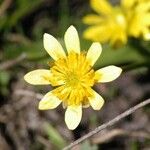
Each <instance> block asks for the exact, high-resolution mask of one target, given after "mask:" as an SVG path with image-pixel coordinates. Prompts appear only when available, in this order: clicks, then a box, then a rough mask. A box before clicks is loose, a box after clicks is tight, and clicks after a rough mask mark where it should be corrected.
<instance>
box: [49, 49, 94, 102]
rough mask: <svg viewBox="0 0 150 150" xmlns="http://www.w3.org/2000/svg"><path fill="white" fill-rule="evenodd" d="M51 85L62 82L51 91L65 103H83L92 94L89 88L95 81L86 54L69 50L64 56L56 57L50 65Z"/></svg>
mask: <svg viewBox="0 0 150 150" xmlns="http://www.w3.org/2000/svg"><path fill="white" fill-rule="evenodd" d="M51 72H52V77H51V79H50V81H51V83H52V85H53V86H57V83H58V81H60V80H61V81H62V82H64V84H63V85H62V86H60V87H58V88H56V89H55V90H54V91H53V94H55V95H56V96H57V97H59V99H61V100H62V101H64V102H65V103H66V104H67V105H79V104H82V105H85V104H87V103H88V102H86V101H88V99H87V97H89V96H92V92H91V90H90V88H91V87H92V86H93V85H94V83H95V78H94V76H95V72H94V70H93V69H92V67H91V66H90V63H89V62H88V61H87V59H86V54H84V53H81V54H77V53H75V52H71V53H70V54H69V55H68V56H67V57H66V58H61V59H58V60H57V61H55V62H54V65H53V66H52V67H51Z"/></svg>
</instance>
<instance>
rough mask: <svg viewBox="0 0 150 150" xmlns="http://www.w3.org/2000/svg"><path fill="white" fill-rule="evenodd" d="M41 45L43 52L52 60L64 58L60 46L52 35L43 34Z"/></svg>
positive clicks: (64, 55)
mask: <svg viewBox="0 0 150 150" xmlns="http://www.w3.org/2000/svg"><path fill="white" fill-rule="evenodd" d="M43 43H44V48H45V50H46V51H47V52H48V54H49V55H50V56H51V57H52V58H53V59H54V60H57V59H59V58H61V57H66V54H65V52H64V50H63V48H62V46H61V45H60V43H59V42H58V41H57V40H56V39H55V38H54V37H53V36H52V35H50V34H47V33H45V34H44V38H43Z"/></svg>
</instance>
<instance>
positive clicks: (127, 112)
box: [63, 99, 150, 150]
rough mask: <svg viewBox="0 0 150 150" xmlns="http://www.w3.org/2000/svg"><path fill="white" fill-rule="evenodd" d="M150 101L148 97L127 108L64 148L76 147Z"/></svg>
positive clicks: (66, 149) (65, 149)
mask: <svg viewBox="0 0 150 150" xmlns="http://www.w3.org/2000/svg"><path fill="white" fill-rule="evenodd" d="M149 103H150V99H147V100H145V101H143V102H141V103H139V104H137V105H135V106H133V107H131V108H129V109H128V110H126V111H125V112H123V113H122V114H120V115H118V116H117V117H115V118H114V119H112V120H110V121H108V122H107V123H104V124H102V125H101V126H99V127H97V128H95V129H94V130H93V131H91V132H89V133H87V134H86V135H84V136H83V137H81V138H79V139H78V140H76V141H74V142H72V143H71V144H69V145H68V146H66V147H65V148H64V149H63V150H68V149H71V148H72V147H74V146H75V145H77V144H79V143H81V142H83V141H84V140H86V139H88V138H90V137H91V136H93V135H95V134H97V133H98V132H100V131H101V130H103V129H106V128H108V127H110V126H112V125H114V124H115V123H117V122H119V121H120V120H121V119H123V118H125V117H126V116H128V115H130V114H132V113H133V112H135V111H136V110H137V109H139V108H141V107H143V106H145V105H148V104H149Z"/></svg>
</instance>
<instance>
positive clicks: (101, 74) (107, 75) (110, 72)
mask: <svg viewBox="0 0 150 150" xmlns="http://www.w3.org/2000/svg"><path fill="white" fill-rule="evenodd" d="M121 72H122V69H121V68H119V67H116V66H108V67H104V68H102V69H99V70H97V71H96V72H95V79H96V80H98V82H110V81H113V80H115V79H116V78H118V77H119V75H120V74H121Z"/></svg>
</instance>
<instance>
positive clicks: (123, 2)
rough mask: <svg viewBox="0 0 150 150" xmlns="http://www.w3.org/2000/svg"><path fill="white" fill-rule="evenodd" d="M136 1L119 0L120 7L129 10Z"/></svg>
mask: <svg viewBox="0 0 150 150" xmlns="http://www.w3.org/2000/svg"><path fill="white" fill-rule="evenodd" d="M136 1H137V0H121V6H122V7H123V8H126V9H129V8H131V7H132V6H133V5H134V4H135V3H136Z"/></svg>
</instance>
